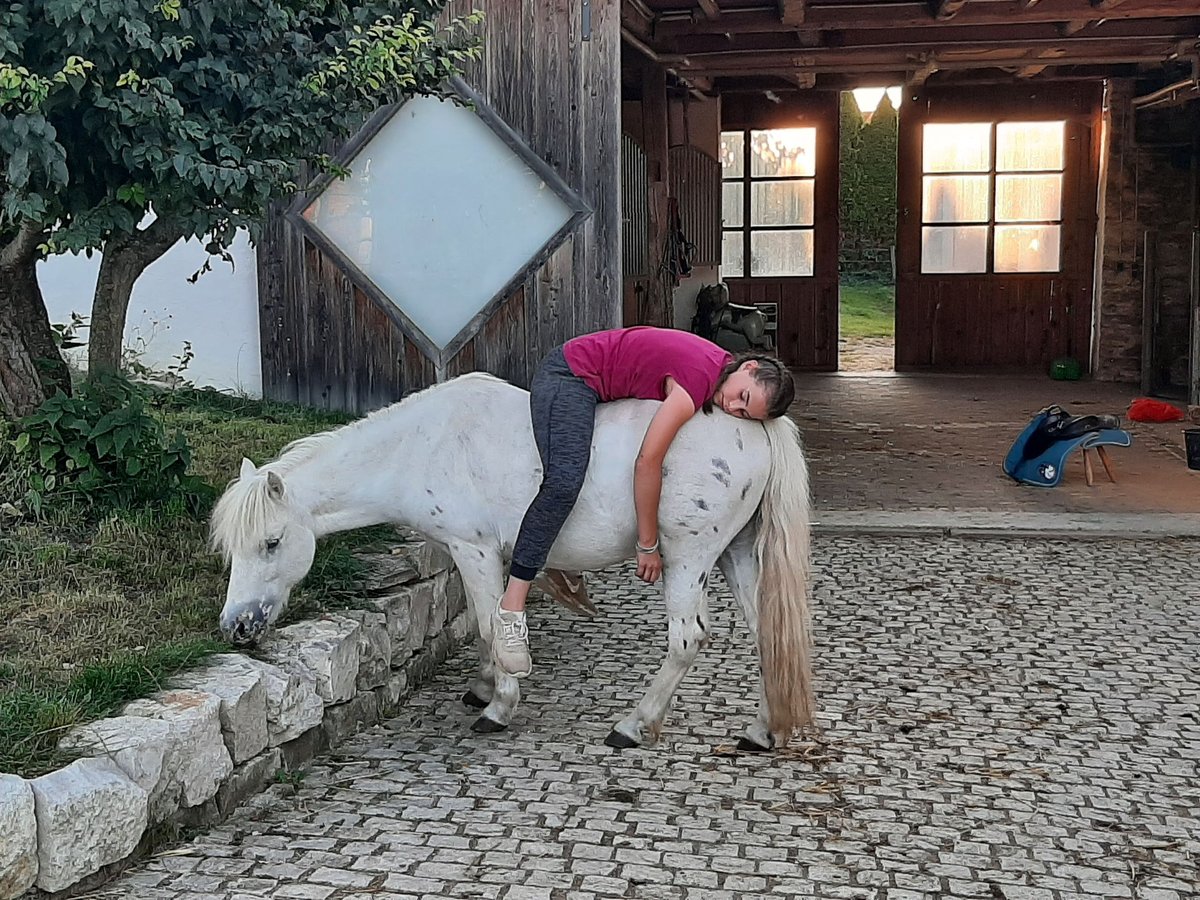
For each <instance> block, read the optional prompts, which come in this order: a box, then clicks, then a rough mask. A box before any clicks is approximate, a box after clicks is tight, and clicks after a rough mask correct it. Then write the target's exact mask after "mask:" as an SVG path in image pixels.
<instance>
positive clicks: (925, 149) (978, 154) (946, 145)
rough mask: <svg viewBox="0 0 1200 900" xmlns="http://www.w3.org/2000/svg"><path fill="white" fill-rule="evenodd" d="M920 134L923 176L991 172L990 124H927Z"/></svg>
mask: <svg viewBox="0 0 1200 900" xmlns="http://www.w3.org/2000/svg"><path fill="white" fill-rule="evenodd" d="M922 134H923V137H922V151H921V155H922V159H923V165H924V171H926V172H986V171H988V170H989V169H990V168H991V161H992V125H991V123H990V122H959V123H954V124H945V123H930V124H928V125H926V126H925V127H924V131H923V133H922Z"/></svg>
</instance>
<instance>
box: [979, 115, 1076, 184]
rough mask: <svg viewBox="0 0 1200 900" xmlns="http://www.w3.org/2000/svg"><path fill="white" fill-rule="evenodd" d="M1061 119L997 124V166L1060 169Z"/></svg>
mask: <svg viewBox="0 0 1200 900" xmlns="http://www.w3.org/2000/svg"><path fill="white" fill-rule="evenodd" d="M1065 133H1066V131H1065V123H1063V122H1001V123H1000V124H999V125H997V126H996V170H997V171H998V172H1028V171H1030V170H1036V169H1062V167H1063V152H1064V151H1063V138H1064V135H1065Z"/></svg>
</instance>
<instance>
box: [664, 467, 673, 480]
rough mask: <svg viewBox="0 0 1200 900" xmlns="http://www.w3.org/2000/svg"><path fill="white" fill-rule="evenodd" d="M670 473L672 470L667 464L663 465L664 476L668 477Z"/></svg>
mask: <svg viewBox="0 0 1200 900" xmlns="http://www.w3.org/2000/svg"><path fill="white" fill-rule="evenodd" d="M670 474H671V470H670V469H668V468H667V467H666V466H663V478H666V477H667V476H668V475H670Z"/></svg>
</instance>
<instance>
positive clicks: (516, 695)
mask: <svg viewBox="0 0 1200 900" xmlns="http://www.w3.org/2000/svg"><path fill="white" fill-rule="evenodd" d="M450 555H451V556H452V557H454V563H455V565H457V566H458V571H459V574H460V575H461V576H462V582H463V589H464V591H466V594H467V602H468V604H470V610H471V613H472V614H473V618H474V619H475V629H476V635H477V636H476V640H475V645H476V647H477V648H478V651H479V673H478V675H477V676H476V677H475V680H474V681H473V682H472V683H471V687H470V688H469V689H468V690H467V692H466V693H465V694H463V698H462V700H463V703H464V704H466V705H467V706H469V707H471V708H472V709H482V710H483V713H482V715H480V717H479V718H478V719H476V720H475V722H474V724H472V725H471V729H472V730H473V731H477V732H481V733H484V734H487V733H492V732H496V731H503V730H504V729H505V728H507V727H508V723H509V722H511V721H512V716H513V713H514V712H516V709H517V703H518V702H520V699H521V688H520V683H519V682H518V681H517V679H515V678H513V677H512V676H511V675H509V674H508V673H506V672H502V671H500V670H499V669H497V668H496V664H495V663H494V662H493V661H492V612H493V611H494V610H495V608H496V603H497V602H498V601H499V599H500V595H501V593H503V591H504V560H503V559H502V558H501V556H500V554H499V553H498V552H497V551H496V550H493V549H490V548H487V547H479V546H475V545H467V544H451V545H450Z"/></svg>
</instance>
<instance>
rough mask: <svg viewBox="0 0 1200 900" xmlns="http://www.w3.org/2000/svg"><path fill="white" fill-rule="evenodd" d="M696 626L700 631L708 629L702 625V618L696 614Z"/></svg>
mask: <svg viewBox="0 0 1200 900" xmlns="http://www.w3.org/2000/svg"><path fill="white" fill-rule="evenodd" d="M696 627H697V628H699V629H700V630H701V631H704V632H707V631H708V629H707V628H705V627H704V620H703V619H701V618H700V617H699V616H696Z"/></svg>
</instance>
